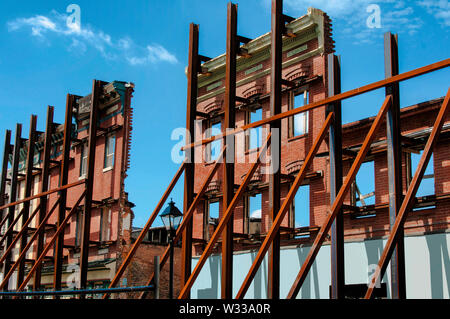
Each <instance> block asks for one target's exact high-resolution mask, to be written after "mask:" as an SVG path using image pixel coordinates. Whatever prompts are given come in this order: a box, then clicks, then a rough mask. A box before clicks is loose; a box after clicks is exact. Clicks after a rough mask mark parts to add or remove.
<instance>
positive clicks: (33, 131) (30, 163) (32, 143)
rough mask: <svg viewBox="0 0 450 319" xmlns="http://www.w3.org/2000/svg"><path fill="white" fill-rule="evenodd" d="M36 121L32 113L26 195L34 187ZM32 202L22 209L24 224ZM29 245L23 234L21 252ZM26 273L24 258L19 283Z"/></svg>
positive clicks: (18, 276)
mask: <svg viewBox="0 0 450 319" xmlns="http://www.w3.org/2000/svg"><path fill="white" fill-rule="evenodd" d="M36 123H37V116H36V115H31V119H30V132H29V138H28V150H27V159H26V162H25V165H26V174H25V195H24V197H29V196H30V195H31V190H32V188H33V166H34V165H33V162H34V147H35V143H36V140H37V134H36ZM30 204H31V202H30V201H28V202H25V203H24V204H23V209H22V212H23V213H22V224H24V223H25V222H26V221H27V219H28V217H29V216H30ZM22 227H23V229H24V232H25V233H27V231H28V227H27V226H22ZM26 245H27V236H22V237H21V239H20V247H19V252H20V253H21V252H22V251H23V249H24V247H25V246H26ZM24 275H25V260H22V261H21V262H20V263H19V267H18V269H17V283H19V282H21V281H22V280H23V277H24Z"/></svg>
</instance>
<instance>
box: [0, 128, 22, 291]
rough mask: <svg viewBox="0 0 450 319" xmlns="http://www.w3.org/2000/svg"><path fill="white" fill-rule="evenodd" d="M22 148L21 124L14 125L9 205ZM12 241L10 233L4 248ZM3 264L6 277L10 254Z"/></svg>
mask: <svg viewBox="0 0 450 319" xmlns="http://www.w3.org/2000/svg"><path fill="white" fill-rule="evenodd" d="M21 146H22V124H20V123H17V125H16V137H15V141H14V150H13V157H12V164H11V187H10V192H9V203H10V204H11V203H14V202H15V201H16V197H17V177H18V174H19V161H20V148H21ZM14 211H15V206H11V207H9V208H8V225H11V223H12V222H13V221H14ZM12 241H13V233H12V232H10V233H9V234H8V235H7V236H6V243H5V247H9V246H10V245H11V243H12ZM5 257H6V259H5V264H4V266H3V274H4V275H6V274H7V273H8V272H9V271H10V269H11V264H12V261H11V252H9V253H8V255H7V256H5ZM4 290H5V291H6V290H8V285H6V286H5V288H4Z"/></svg>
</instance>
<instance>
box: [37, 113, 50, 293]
mask: <svg viewBox="0 0 450 319" xmlns="http://www.w3.org/2000/svg"><path fill="white" fill-rule="evenodd" d="M54 111H55V110H54V107H53V106H48V107H47V120H46V124H45V136H44V149H43V152H42V158H43V160H42V165H41V185H40V190H39V192H40V193H45V192H47V191H48V181H49V172H50V150H51V146H52V134H53V116H54ZM47 204H48V200H47V196H42V197H40V198H39V206H40V209H39V213H38V217H37V223H38V224H40V223H41V222H42V220H43V219H44V217H45V213H46V211H47ZM43 246H44V232H41V233H39V234H38V238H37V239H36V254H37V256H39V255H40V254H41V252H42V249H43ZM40 288H41V267H40V266H39V267H37V268H36V271H35V275H34V280H33V290H35V291H37V290H40Z"/></svg>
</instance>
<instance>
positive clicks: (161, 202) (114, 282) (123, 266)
mask: <svg viewBox="0 0 450 319" xmlns="http://www.w3.org/2000/svg"><path fill="white" fill-rule="evenodd" d="M185 167H186V162H185V161H183V163H182V164H181V165H180V167H179V168H178V170H177V172H176V173H175V176H174V177H173V179H172V181H171V182H170V184H169V186H168V187H167V189H166V190H165V192H164V193H163V195H162V197H161V199H160V200H159V202H158V204H157V205H156V207H155V209H154V210H153V212H152V214H151V215H150V217H149V219H148V220H147V223H146V224H145V225H144V227H143V228H142V230H141V232H140V234H139V236H138V238H137V239H136V241H135V242H134V244H133V246H131V249H130V251H129V252H128V254H127V256H126V257H125V259H124V261H123V262H122V264H121V265H120V267H119V269H118V270H117V272H116V274H115V276H114V278H113V279H112V280H111V283H110V284H109V288H114V287H115V286H116V285H117V284H118V282H119V280H120V278H121V277H122V275H123V273H124V272H125V270H126V268H127V267H128V265H129V263H130V262H131V259H132V258H133V256H134V254H135V253H136V251H137V249H138V248H139V245H140V244H141V242H142V241H143V240H144V238H145V236H146V235H147V232H148V230H149V229H150V227H151V226H152V224H153V222H154V221H155V219H156V217H157V216H158V214H159V211H160V210H161V208H162V207H163V205H164V203H165V202H166V200H167V198H168V197H169V195H170V192H171V191H172V190H173V188H174V187H175V185H176V183H177V181H178V180H179V179H180V176H181V174H182V173H183V172H184V170H185ZM108 295H109V294H104V295H103V299H106V298H107V297H108Z"/></svg>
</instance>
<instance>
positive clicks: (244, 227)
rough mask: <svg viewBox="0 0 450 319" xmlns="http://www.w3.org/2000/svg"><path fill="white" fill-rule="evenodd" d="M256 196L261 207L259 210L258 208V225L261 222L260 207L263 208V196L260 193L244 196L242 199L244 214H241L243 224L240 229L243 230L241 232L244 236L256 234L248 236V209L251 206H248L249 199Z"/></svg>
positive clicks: (249, 214) (249, 213)
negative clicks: (259, 218) (259, 219)
mask: <svg viewBox="0 0 450 319" xmlns="http://www.w3.org/2000/svg"><path fill="white" fill-rule="evenodd" d="M257 196H259V197H260V199H259V202H260V206H261V208H260V210H261V221H260V223H261V222H262V207H263V195H262V192H256V193H249V194H246V195H245V197H244V214H243V217H244V222H243V225H242V228H243V229H242V231H243V233H244V234H248V235H254V234H256V233H252V234H250V219H251V212H250V208H251V207H250V206H251V205H250V201H251V197H257Z"/></svg>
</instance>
